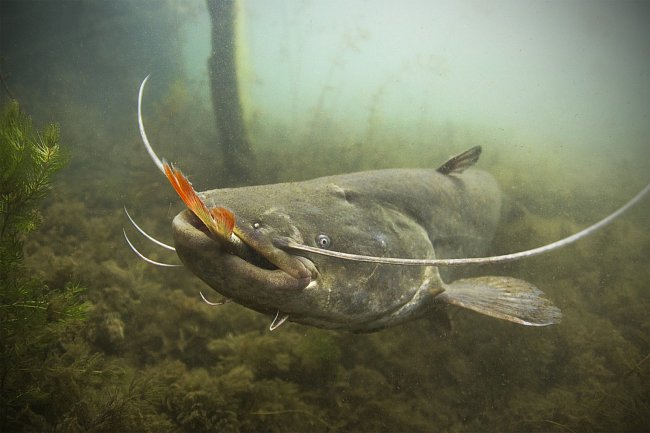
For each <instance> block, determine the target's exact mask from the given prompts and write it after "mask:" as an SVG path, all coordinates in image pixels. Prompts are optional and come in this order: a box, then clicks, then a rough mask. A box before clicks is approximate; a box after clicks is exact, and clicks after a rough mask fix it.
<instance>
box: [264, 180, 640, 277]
mask: <svg viewBox="0 0 650 433" xmlns="http://www.w3.org/2000/svg"><path fill="white" fill-rule="evenodd" d="M649 191H650V184H648V185H647V186H646V187H645V188H643V189H642V190H641V192H639V193H638V194H637V195H635V196H634V197H633V198H632V199H631V200H630V201H628V202H627V203H625V204H624V205H623V206H621V207H620V208H618V209H617V210H616V211H615V212H613V213H611V214H610V215H608V216H607V217H605V218H603V219H602V220H600V221H598V222H597V223H595V224H593V225H591V226H589V227H587V228H586V229H584V230H581V231H579V232H578V233H575V234H573V235H571V236H567V237H566V238H564V239H560V240H559V241H555V242H552V243H550V244H547V245H543V246H541V247H537V248H533V249H531V250H526V251H520V252H518V253H511V254H503V255H500V256H489V257H469V258H463V259H403V258H399V257H377V256H364V255H361V254H351V253H343V252H339V251H332V250H325V249H322V248H317V247H311V246H309V245H303V244H299V243H296V242H294V241H292V240H290V239H286V238H284V239H276V240H274V244H275V246H277V247H279V248H287V249H291V250H298V251H305V252H309V253H314V254H320V255H323V256H329V257H336V258H339V259H343V260H352V261H357V262H370V263H383V264H387V265H406V266H465V265H484V264H491V263H503V262H511V261H513V260H519V259H523V258H527V257H533V256H538V255H540V254H544V253H547V252H549V251H552V250H556V249H558V248H562V247H565V246H567V245H569V244H572V243H574V242H576V241H577V240H579V239H582V238H584V237H586V236H589V235H590V234H592V233H593V232H595V231H597V230H598V229H600V228H602V227H604V226H606V225H607V224H609V223H611V222H612V221H614V220H615V219H616V218H618V217H619V216H621V215H622V214H623V213H624V212H626V211H627V210H629V209H630V208H631V207H632V206H634V205H636V204H637V203H638V202H640V201H641V199H642V198H643V197H644V196H645V195H646V194H647V193H648V192H649Z"/></svg>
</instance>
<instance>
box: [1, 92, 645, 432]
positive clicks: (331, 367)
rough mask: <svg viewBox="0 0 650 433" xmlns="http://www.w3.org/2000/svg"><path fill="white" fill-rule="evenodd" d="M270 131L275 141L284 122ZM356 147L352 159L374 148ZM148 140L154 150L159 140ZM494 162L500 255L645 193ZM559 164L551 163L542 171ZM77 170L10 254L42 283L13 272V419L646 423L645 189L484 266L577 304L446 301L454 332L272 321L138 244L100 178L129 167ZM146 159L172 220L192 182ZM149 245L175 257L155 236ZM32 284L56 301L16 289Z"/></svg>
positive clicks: (162, 227) (161, 207)
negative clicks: (513, 311)
mask: <svg viewBox="0 0 650 433" xmlns="http://www.w3.org/2000/svg"><path fill="white" fill-rule="evenodd" d="M180 96H183V95H182V94H181V95H180ZM180 96H178V95H177V96H176V97H177V98H178V99H175V100H173V101H169V102H168V107H167V108H168V109H167V111H170V110H172V109H174V110H175V111H178V112H183V113H189V112H191V111H190V110H191V108H190V105H191V102H192V101H191V98H186V99H183V98H181V97H180ZM183 101H185V102H183ZM167 111H166V110H165V106H163V108H162V109H161V112H160V114H159V115H158V116H156V118H155V119H151V120H150V122H151V123H152V127H151V128H152V130H156V126H158V125H161V128H158V129H157V130H159V131H160V130H161V129H162V126H164V125H167V126H166V127H168V128H169V125H168V122H167V119H168V118H169V117H170V116H169V115H168V114H169V113H168V112H167ZM5 124H6V123H3V129H4V128H5V126H4V125H5ZM202 132H203V131H202V130H201V131H200V133H202ZM259 134H262V133H261V132H259ZM205 135H206V136H209V134H205ZM23 136H30V135H29V134H27V133H26V134H23ZM31 136H32V137H38V134H32V135H31ZM44 136H45V134H43V137H44ZM264 138H265V142H268V143H270V144H269V147H270V148H271V149H277V148H282V146H281V145H280V144H281V143H282V141H283V140H284V138H285V137H274V136H273V134H269V135H267V136H266V137H264ZM326 138H327V137H323V140H326ZM3 140H4V139H3ZM260 141H261V140H260ZM274 144H278V146H277V147H276V146H274ZM383 144H385V148H386V149H389V148H390V146H391V144H390V143H378V145H383ZM2 145H3V150H2V152H5V151H6V150H5V148H4V146H5V141H3V143H2ZM449 145H450V146H451V144H449ZM341 146H343V148H346V149H347V150H346V152H348V153H349V154H350V155H351V157H350V160H361V159H362V158H363V156H364V153H363V152H362V151H361V150H359V152H361V153H360V154H359V155H357V154H356V153H355V152H356V151H355V147H354V146H351V145H349V144H345V143H343V144H341ZM453 146H454V147H456V148H458V149H464V148H467V147H468V146H467V143H464V142H463V143H454V144H453ZM125 147H127V146H125ZM362 147H363V146H360V147H359V148H360V149H361V148H362ZM133 148H137V149H139V145H136V144H134V145H133ZM334 149H336V147H335V146H334ZM127 152H128V150H127ZM264 152H267V153H268V154H264V156H265V158H260V160H261V159H264V160H267V162H268V166H266V168H265V169H266V170H271V169H270V168H269V167H274V168H275V172H276V173H274V176H278V177H281V176H286V177H289V176H292V177H293V178H304V177H307V176H308V175H309V174H308V173H307V171H306V169H304V168H303V169H302V171H300V169H299V167H300V166H303V165H304V166H306V164H302V161H301V160H298V161H293V160H288V159H287V158H286V155H283V154H282V152H279V153H278V152H277V151H269V150H263V151H262V153H264ZM319 152H320V153H319V155H318V157H319V161H321V164H319V168H321V169H322V167H328V166H335V164H334V163H335V162H336V161H337V160H338V159H337V158H338V157H339V156H338V155H336V153H337V152H336V151H332V154H331V155H330V154H329V153H328V152H326V151H325V150H323V149H321V150H319ZM387 152H388V151H387ZM301 157H302V158H305V156H304V155H303V156H301ZM137 158H141V160H142V165H143V166H146V167H150V164H149V163H148V161H147V160H146V159H145V158H146V155H144V154H138V155H137ZM126 159H127V160H129V161H131V162H130V163H131V164H134V166H137V165H138V164H136V163H135V162H133V161H135V160H136V159H135V157H131V156H129V157H128V158H126ZM4 160H5V159H4V157H3V159H2V161H3V163H4ZM436 161H437V159H436ZM483 163H484V164H485V165H484V166H483V168H486V166H487V169H488V170H490V171H492V172H494V173H495V175H496V176H497V177H498V178H499V180H500V182H501V184H502V187H503V188H504V190H507V191H508V192H509V195H510V201H511V205H510V206H509V207H508V208H507V210H506V212H504V215H503V221H502V224H501V226H500V228H499V231H498V233H497V237H496V239H495V241H494V244H493V251H492V253H495V254H498V253H503V252H512V251H514V250H515V249H517V250H520V249H525V248H529V247H534V246H538V245H540V244H542V243H544V242H546V241H548V240H555V239H559V238H561V237H563V236H566V235H567V234H569V233H571V232H575V231H577V230H578V229H580V228H582V227H584V226H585V225H587V223H589V222H591V221H595V220H597V219H598V218H599V217H601V216H602V215H603V214H606V213H607V211H608V210H609V209H612V208H615V207H616V205H617V204H620V203H621V202H622V201H624V200H625V198H627V197H628V196H631V194H623V193H621V191H629V189H630V188H631V187H630V186H626V185H627V184H628V181H629V184H630V185H631V184H633V183H634V182H633V181H630V179H628V178H625V176H626V175H625V174H621V173H619V175H620V176H621V178H620V179H618V180H616V182H619V183H616V182H611V181H610V180H603V183H604V184H605V186H604V187H602V188H599V189H598V190H597V191H596V190H594V191H587V192H585V191H583V190H579V192H574V191H576V190H575V189H570V188H566V189H562V188H555V189H554V187H556V186H557V185H554V184H550V185H549V184H548V183H547V184H543V183H541V182H540V183H533V182H532V181H531V182H528V183H527V182H522V181H521V180H520V179H518V178H516V175H515V174H510V173H511V171H508V169H502V170H500V169H501V168H502V166H499V165H498V164H495V163H492V166H490V159H489V158H488V159H486V161H484V162H483ZM505 166H507V164H505ZM343 169H345V170H347V167H344V168H343ZM554 170H556V167H555V166H554V164H553V161H549V162H548V173H544V172H543V171H542V174H543V175H544V178H545V179H546V178H549V179H550V178H552V176H550V175H551V174H553V172H554ZM2 173H5V171H4V170H3V171H2ZM143 173H145V172H144V171H143ZM281 173H285V174H281ZM286 173H290V175H289V174H286ZM63 174H64V175H65V176H61V178H60V180H59V181H58V182H57V183H55V187H54V188H55V189H54V191H55V193H56V197H54V196H53V195H50V196H49V197H46V198H44V199H43V200H42V201H41V203H42V214H43V222H42V224H41V227H40V229H39V230H38V232H32V233H30V234H29V237H28V238H24V233H22V232H21V234H20V236H19V237H18V239H26V241H25V245H24V248H22V244H21V246H20V247H21V248H20V249H21V250H23V249H24V251H25V265H23V264H22V259H21V260H19V261H18V262H19V266H18V267H14V265H13V264H12V265H11V269H20V272H16V273H15V274H14V275H18V274H20V275H21V277H20V279H16V280H14V281H15V283H14V284H17V285H18V286H20V287H23V282H24V281H25V279H30V281H34V283H33V286H31V287H32V289H29V290H28V289H22V292H20V291H19V290H15V291H14V292H20V293H22V294H21V296H22V297H21V298H19V299H18V298H14V299H13V300H12V299H9V298H8V296H9V294H11V293H12V292H11V290H9V289H5V287H4V286H3V292H2V293H3V295H2V296H3V303H2V309H3V311H2V312H1V314H2V350H3V352H2V357H3V359H2V362H3V364H2V368H3V374H5V377H7V378H11V380H10V381H9V380H6V381H4V382H3V383H2V386H3V389H2V399H3V400H2V413H1V415H2V419H1V422H2V424H0V430H2V431H51V432H55V431H56V432H104V431H106V432H109V431H111V432H112V431H130V432H140V431H141V432H209V431H210V432H211V431H219V432H362V431H372V432H429V431H450V432H464V431H466V432H477V431H485V432H492V431H503V432H521V431H526V432H549V431H550V432H571V431H573V432H578V431H602V432H606V431H607V432H608V431H621V432H625V431H629V432H636V431H643V430H645V429H647V427H648V426H649V425H650V415H649V414H650V360H649V357H648V354H649V353H650V341H649V339H648V335H650V319H649V318H648V314H647V313H648V311H650V293H649V292H650V291H648V290H647V287H648V282H650V267H649V266H648V257H649V256H650V242H649V237H648V236H649V235H648V233H647V228H646V227H647V214H648V208H649V207H650V206H649V205H648V203H643V204H641V205H640V206H638V207H637V208H636V209H634V210H633V211H631V212H630V213H629V214H627V215H626V217H625V218H624V219H621V220H619V221H617V222H616V223H615V224H613V225H611V226H609V227H607V229H606V230H603V231H601V232H599V233H597V234H595V235H593V236H592V237H590V238H587V239H585V240H584V241H582V242H580V243H578V244H576V245H575V246H572V247H570V248H567V249H564V250H560V251H558V252H557V253H555V254H551V255H547V256H542V257H540V258H536V259H534V260H529V261H524V262H517V263H509V264H506V265H501V266H494V267H488V269H485V268H481V269H470V270H468V272H469V273H471V272H476V273H477V274H478V273H488V272H489V273H492V274H495V275H511V276H515V277H520V278H524V279H527V280H530V281H534V282H535V284H536V285H538V286H539V287H540V288H541V289H542V290H544V291H545V292H546V293H547V295H548V296H549V298H551V299H553V300H554V302H556V303H557V304H558V306H559V307H561V308H562V310H563V313H564V320H563V322H562V323H561V324H559V325H557V326H554V327H550V328H544V329H539V328H535V329H531V328H523V327H518V326H517V325H513V324H509V323H504V322H501V321H496V320H493V319H490V318H484V317H480V316H478V315H475V314H472V313H471V312H465V311H459V310H456V309H450V313H451V319H452V325H453V326H452V329H450V330H445V329H441V328H440V327H438V326H437V324H435V323H432V322H430V321H428V320H421V321H417V322H413V323H409V324H407V325H405V326H401V327H398V328H394V329H389V330H386V331H382V332H379V333H376V334H372V335H367V334H360V335H357V334H350V333H341V332H331V331H323V330H319V329H313V328H307V327H303V326H300V325H295V324H285V325H283V326H282V327H281V328H279V329H278V330H276V331H274V332H269V331H268V330H267V329H268V324H269V318H267V317H265V316H262V315H260V314H257V313H254V312H251V311H248V310H246V309H244V308H242V307H239V306H237V305H232V304H228V305H224V306H221V307H211V306H209V305H206V304H205V303H203V302H202V301H201V299H200V297H199V295H198V291H199V290H203V291H204V293H205V294H206V296H208V293H209V291H208V290H206V288H205V286H204V285H203V284H202V283H201V282H200V281H198V280H197V279H196V278H195V277H194V276H192V275H190V273H189V272H187V271H184V270H182V269H181V270H178V269H173V270H170V269H160V268H154V267H150V266H149V265H148V264H146V263H143V262H141V261H138V259H137V258H136V257H134V256H133V254H132V253H131V251H130V250H129V249H128V247H126V246H125V245H124V243H123V241H122V238H121V230H122V225H123V224H124V216H123V211H122V208H121V205H122V202H121V201H122V200H123V199H122V198H121V197H120V200H119V202H115V203H113V202H110V200H109V199H107V197H110V196H111V195H110V194H115V195H116V196H118V193H117V192H115V191H113V192H111V191H106V189H105V186H104V185H106V184H107V183H106V182H108V184H110V185H117V184H118V182H117V181H116V180H115V179H114V178H112V177H109V176H107V177H106V178H101V177H98V176H97V175H96V174H95V173H92V174H88V173H85V172H83V171H79V172H70V173H65V171H64V173H62V175H63ZM138 175H139V176H140V178H139V179H138V185H139V186H138V188H135V191H134V197H135V199H134V200H138V203H139V204H140V205H141V206H142V207H141V208H140V209H146V215H144V216H146V217H147V218H148V219H144V221H143V226H144V228H145V230H147V231H149V232H151V233H156V234H159V233H161V234H163V236H164V235H165V234H167V233H169V222H170V220H171V218H172V217H173V215H174V214H175V211H174V210H170V209H169V208H168V206H169V203H170V202H171V203H177V200H176V199H175V198H174V197H173V193H172V192H171V191H166V192H159V191H163V190H165V188H166V187H167V186H166V185H165V184H164V183H163V180H162V178H160V176H159V174H158V173H155V172H154V170H153V169H152V170H151V172H149V171H147V172H146V174H138ZM546 175H549V176H546ZM196 176H197V177H198V176H199V174H197V175H196ZM512 186H516V188H513V187H512ZM3 188H4V178H3ZM12 188H14V187H12ZM154 189H155V191H156V192H159V193H158V194H152V190H154ZM549 191H552V193H550V192H549ZM630 192H631V191H630ZM574 193H575V194H580V195H581V198H580V199H581V200H584V203H586V204H587V205H585V206H584V207H580V208H579V209H580V212H581V220H580V221H579V222H577V221H572V219H571V218H568V217H567V216H566V215H565V214H564V213H563V212H564V211H565V209H563V207H562V206H563V205H562V203H575V202H576V200H575V199H576V198H577V197H574V196H572V194H574ZM3 194H5V192H4V190H3ZM621 196H625V197H624V198H621ZM603 197H604V198H606V199H607V203H604V202H602V200H603ZM599 200H600V201H599ZM594 202H598V205H593V203H594ZM32 204H33V205H34V206H35V205H36V204H37V202H32ZM127 204H128V203H127ZM181 206H182V205H181V204H180V203H178V204H177V208H178V209H180V208H181ZM32 209H36V207H32ZM134 212H139V213H142V212H144V211H142V210H140V211H138V210H137V209H136V210H134ZM135 216H137V215H135ZM3 242H4V240H3ZM3 245H4V244H3ZM151 257H152V258H154V259H157V260H163V261H164V260H167V261H169V260H170V259H169V257H168V256H163V255H162V254H159V253H158V252H157V251H154V252H152V253H151ZM18 262H13V263H14V264H16V263H18ZM2 266H3V267H4V266H7V268H9V267H10V266H9V263H8V262H7V263H5V262H4V261H3V263H2ZM3 269H4V268H3ZM3 272H4V270H3ZM12 272H13V271H12ZM3 281H4V278H3ZM21 281H23V282H21ZM71 281H72V282H74V283H75V284H70V282H71ZM78 287H84V288H85V290H83V291H82V290H80V289H78ZM55 294H56V296H55ZM33 296H35V297H33ZM39 296H40V297H39ZM208 298H210V296H208ZM34 299H36V300H41V301H43V302H45V304H39V305H49V304H53V305H52V307H50V310H51V311H55V312H58V314H55V315H54V316H47V315H43V313H44V312H46V311H47V310H41V309H36V310H35V311H34V313H35V314H36V315H34V316H32V315H31V313H32V312H31V310H34V309H29V310H30V311H29V312H30V314H26V312H25V311H22V310H17V309H13V310H11V308H8V307H7V305H10V304H11V303H15V302H20V303H25V302H31V301H33V300H34ZM55 300H56V302H54V301H55ZM48 303H49V304H48ZM9 310H11V311H12V313H11V314H13V315H9V314H8V313H6V312H5V311H9ZM19 321H22V322H20V323H21V324H20V328H18V327H17V326H18V322H19ZM9 341H10V342H11V345H9V344H6V343H5V342H9ZM25 342H33V343H38V344H29V345H28V344H25ZM14 347H16V348H20V347H22V349H21V351H20V352H19V353H18V352H15V353H14V352H13V348H14ZM9 357H12V358H11V359H10V358H9ZM16 366H18V367H19V368H16Z"/></svg>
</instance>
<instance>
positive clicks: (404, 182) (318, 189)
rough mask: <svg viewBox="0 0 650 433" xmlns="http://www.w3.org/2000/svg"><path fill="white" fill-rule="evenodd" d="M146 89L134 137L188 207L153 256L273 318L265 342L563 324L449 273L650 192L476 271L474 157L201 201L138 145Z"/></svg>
mask: <svg viewBox="0 0 650 433" xmlns="http://www.w3.org/2000/svg"><path fill="white" fill-rule="evenodd" d="M147 78H148V77H147ZM146 81H147V79H145V80H144V81H143V83H142V85H141V86H140V93H139V98H138V121H139V126H140V132H141V136H142V139H143V142H144V145H145V148H146V149H147V151H148V152H149V155H150V157H151V159H152V160H153V161H154V163H155V164H156V165H157V166H158V168H159V169H160V171H161V172H163V173H164V174H165V176H166V177H167V178H168V179H169V181H170V182H171V184H172V186H173V187H174V189H175V190H176V192H177V193H178V194H179V196H180V197H181V199H182V200H183V201H184V203H185V204H186V205H187V207H188V209H187V210H184V211H182V212H181V213H179V214H178V215H177V216H176V217H175V218H174V220H173V222H172V231H173V238H174V247H171V246H167V245H164V244H162V243H160V242H159V241H156V240H154V242H157V243H158V244H159V245H163V246H165V247H166V248H169V249H172V250H174V251H175V252H176V254H177V255H178V257H179V258H180V260H181V261H182V262H183V264H184V265H185V266H186V267H187V268H188V269H190V270H191V271H192V272H193V273H194V274H195V275H196V276H198V277H199V278H200V279H201V280H203V281H204V282H205V283H206V284H208V285H209V286H210V287H211V288H212V289H214V290H215V291H216V292H218V293H220V294H221V295H222V296H224V299H227V300H231V301H233V302H236V303H238V304H241V305H243V306H245V307H248V308H250V309H253V310H255V311H258V312H261V313H263V314H267V315H269V316H271V317H274V319H273V322H272V324H271V327H270V328H271V329H275V328H276V327H278V326H280V325H281V324H282V323H284V322H285V321H286V320H289V321H293V322H297V323H302V324H305V325H310V326H316V327H321V328H328V329H341V330H349V331H355V332H369V331H376V330H379V329H383V328H386V327H390V326H394V325H398V324H401V323H404V322H407V321H410V320H414V319H417V318H420V317H424V316H431V315H446V307H447V306H448V305H455V306H457V307H461V308H466V309H470V310H473V311H475V312H478V313H481V314H485V315H487V316H491V317H495V318H498V319H503V320H507V321H511V322H514V323H518V324H522V325H529V326H545V325H551V324H555V323H558V322H559V321H560V320H561V312H560V310H559V309H558V308H557V307H556V306H554V305H553V304H552V302H551V301H550V300H548V299H546V298H545V297H544V294H543V293H542V292H541V291H540V290H539V289H538V288H537V287H535V286H534V285H533V284H531V283H529V282H527V281H524V280H521V279H517V278H511V277H504V276H481V277H476V278H465V279H459V280H455V281H451V282H447V281H448V280H449V279H450V275H448V269H447V267H449V266H466V265H470V264H484V263H499V262H505V261H510V260H518V259H521V258H525V257H531V256H534V255H537V254H542V253H546V252H549V251H552V250H554V249H557V248H560V247H563V246H566V245H568V244H570V243H572V242H575V241H577V240H578V239H581V238H583V237H585V236H587V235H589V234H591V233H593V232H594V231H596V230H598V229H600V228H601V227H602V226H604V225H606V224H608V223H610V222H611V221H613V220H614V219H616V218H617V217H618V216H620V215H621V214H622V213H623V212H625V211H626V210H627V209H629V208H630V207H632V206H633V205H634V204H636V203H638V202H639V201H640V200H641V199H642V198H643V197H644V196H645V195H646V194H647V193H648V191H649V190H650V185H648V186H646V187H645V188H644V189H643V190H642V191H641V192H640V193H639V194H637V195H636V196H635V197H634V198H632V199H631V200H630V201H628V202H627V203H626V204H625V205H624V206H622V207H621V208H619V209H618V210H617V211H616V212H614V213H612V214H611V215H609V216H607V217H606V218H604V219H603V220H601V221H599V222H597V223H596V224H594V225H592V226H590V227H587V228H586V229H584V230H582V231H580V232H578V233H576V234H574V235H571V236H569V237H567V238H564V239H561V240H559V241H557V242H553V243H552V244H548V245H544V246H542V247H539V248H535V249H533V250H527V251H522V252H518V253H512V254H506V255H503V256H493V257H482V255H484V254H485V252H486V251H487V249H488V248H489V246H490V243H491V241H492V238H493V236H494V232H495V230H496V226H497V223H498V221H499V218H500V212H501V191H500V189H499V187H498V185H497V183H496V181H495V179H494V178H493V177H492V176H491V175H490V174H488V173H486V172H485V171H482V170H478V169H475V168H474V167H473V166H474V165H475V163H476V162H477V160H478V158H479V155H480V153H481V148H480V147H478V146H477V147H474V148H471V149H469V150H467V151H465V152H462V153H461V154H459V155H457V156H455V157H453V158H451V159H449V160H448V161H447V162H445V163H444V164H443V165H441V166H440V167H438V168H437V169H389V170H374V171H365V172H359V173H351V174H344V175H337V176H328V177H321V178H316V179H312V180H308V181H303V182H292V183H279V184H272V185H258V186H248V187H241V188H223V189H215V190H209V191H204V192H198V193H197V192H196V191H195V190H194V188H193V187H192V185H191V184H190V183H189V181H188V180H187V178H186V177H185V176H184V175H183V174H182V173H181V171H180V170H178V169H176V168H174V167H173V166H171V165H169V164H167V163H166V162H163V161H161V159H160V158H158V156H157V155H156V153H155V152H154V150H153V148H152V147H151V145H150V143H149V140H148V139H147V136H146V133H145V130H144V125H143V121H142V114H141V106H142V94H143V90H144V85H145V83H146ZM127 215H128V214H127ZM129 218H130V216H129ZM134 225H135V223H134ZM136 228H138V230H140V231H141V232H142V233H143V234H144V232H143V231H142V230H141V229H140V228H139V227H138V226H137V225H136ZM125 235H126V234H125ZM145 236H147V237H149V235H147V234H145ZM149 238H150V239H152V240H153V238H151V237H149ZM127 241H128V238H127ZM129 245H131V247H132V249H134V251H136V253H138V255H140V256H141V257H144V256H142V255H141V254H140V253H139V252H137V250H135V248H134V247H133V246H132V244H131V243H130V241H129ZM145 260H147V261H150V260H149V259H146V258H145ZM157 264H158V263H157ZM204 299H205V298H204ZM206 302H208V301H207V300H206Z"/></svg>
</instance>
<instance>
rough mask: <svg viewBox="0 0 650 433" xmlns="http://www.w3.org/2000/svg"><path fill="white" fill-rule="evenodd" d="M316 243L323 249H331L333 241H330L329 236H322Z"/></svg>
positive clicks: (319, 236) (317, 238)
mask: <svg viewBox="0 0 650 433" xmlns="http://www.w3.org/2000/svg"><path fill="white" fill-rule="evenodd" d="M316 243H317V244H318V246H319V247H321V248H329V247H330V245H331V244H332V241H331V240H330V238H329V236H327V235H324V234H320V235H318V237H316Z"/></svg>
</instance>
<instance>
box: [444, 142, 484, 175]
mask: <svg viewBox="0 0 650 433" xmlns="http://www.w3.org/2000/svg"><path fill="white" fill-rule="evenodd" d="M480 155H481V146H474V147H472V148H471V149H469V150H466V151H465V152H463V153H459V154H458V155H456V156H452V157H451V158H449V159H448V160H447V162H445V163H444V164H442V165H441V166H440V167H438V168H437V169H436V171H437V172H438V173H442V174H453V173H457V174H460V173H462V172H463V171H465V169H467V168H469V167H471V166H473V165H474V164H476V161H478V157H479V156H480Z"/></svg>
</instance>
